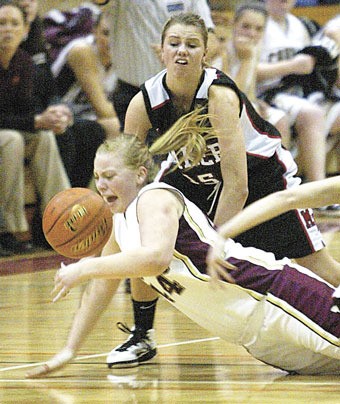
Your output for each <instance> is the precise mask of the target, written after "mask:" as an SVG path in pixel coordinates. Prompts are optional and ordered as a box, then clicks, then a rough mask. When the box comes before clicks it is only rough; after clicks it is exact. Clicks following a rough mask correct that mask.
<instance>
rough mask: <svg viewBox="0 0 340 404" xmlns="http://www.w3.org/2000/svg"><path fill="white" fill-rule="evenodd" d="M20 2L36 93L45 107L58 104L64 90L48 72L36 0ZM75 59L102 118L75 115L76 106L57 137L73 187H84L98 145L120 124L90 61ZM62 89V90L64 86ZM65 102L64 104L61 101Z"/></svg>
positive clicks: (47, 58)
mask: <svg viewBox="0 0 340 404" xmlns="http://www.w3.org/2000/svg"><path fill="white" fill-rule="evenodd" d="M19 3H21V4H22V5H23V6H24V8H25V10H26V11H27V13H28V16H29V19H28V20H29V33H28V36H27V38H26V40H25V41H24V42H23V44H22V47H23V48H24V49H27V50H28V51H29V53H30V54H31V56H32V57H33V59H34V60H35V62H36V66H37V69H38V74H39V79H40V86H39V95H40V98H41V100H42V103H44V105H45V106H46V107H47V106H48V105H50V104H51V103H60V102H61V101H62V100H60V94H62V93H63V92H62V91H60V89H59V88H58V86H57V83H56V81H55V79H54V77H53V75H52V72H51V66H50V63H49V62H50V59H49V57H48V54H47V45H48V44H46V41H45V38H44V31H43V24H42V22H41V18H40V17H39V15H38V13H37V11H38V1H37V0H30V1H26V0H19ZM37 50H39V53H38V55H39V56H37V54H36V51H37ZM91 56H92V55H91ZM83 58H84V60H88V55H87V54H86V55H85V54H84V55H83ZM78 62H79V63H80V64H81V65H82V66H84V71H86V73H87V77H86V78H85V79H84V80H85V81H86V83H87V86H88V87H87V88H88V91H89V93H90V94H91V97H93V98H95V97H96V96H97V95H98V93H99V94H100V96H99V99H98V100H97V105H96V106H97V108H98V111H99V113H98V119H101V121H100V123H99V122H97V121H95V120H88V119H81V118H82V117H81V116H79V115H77V113H76V112H77V109H75V111H72V112H75V113H76V116H75V119H74V122H73V124H72V125H70V126H69V127H68V128H67V129H66V130H65V132H64V133H62V134H59V135H58V136H57V143H58V146H59V150H60V154H61V157H62V160H63V162H64V165H65V168H66V171H67V174H68V176H69V178H70V181H71V185H72V186H73V187H77V186H79V187H87V186H88V185H89V182H90V180H91V178H92V171H93V170H92V161H93V158H94V155H95V152H96V149H97V147H98V146H99V145H100V144H101V143H102V142H103V140H104V139H105V138H106V137H107V135H108V136H109V135H112V133H117V131H118V128H119V124H118V119H116V118H115V113H114V110H113V106H112V104H111V103H109V102H108V101H107V99H106V98H105V95H104V94H103V91H102V89H101V83H100V80H99V79H98V77H97V75H96V72H94V71H93V68H91V69H89V63H87V64H86V66H85V65H83V63H84V61H79V60H78ZM94 66H95V63H94ZM78 68H79V67H78ZM64 78H65V77H64ZM67 82H68V81H67ZM94 82H95V83H96V85H97V87H96V88H95V86H94V85H93V83H94ZM59 83H60V81H59ZM68 83H69V82H68ZM61 88H62V89H64V87H61ZM98 104H100V106H98ZM64 105H67V104H66V103H65V102H64ZM73 106H74V105H73V103H70V104H69V107H71V109H72V107H73ZM87 118H88V117H87Z"/></svg>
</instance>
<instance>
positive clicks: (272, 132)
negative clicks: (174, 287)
mask: <svg viewBox="0 0 340 404" xmlns="http://www.w3.org/2000/svg"><path fill="white" fill-rule="evenodd" d="M165 78H166V70H163V71H161V72H160V73H158V74H157V75H155V76H154V77H152V78H151V79H149V80H147V81H146V82H145V83H144V84H143V85H142V87H141V90H142V93H143V96H144V101H145V106H146V110H147V113H148V116H149V119H150V122H151V124H152V130H150V131H149V133H148V136H147V142H148V143H149V144H151V143H152V142H153V141H154V140H155V139H156V138H157V137H159V136H160V135H162V134H163V133H164V132H165V131H166V130H167V129H169V128H170V127H171V126H172V125H173V124H174V123H175V122H176V121H177V119H178V118H179V116H178V113H177V112H176V109H175V106H174V104H173V101H172V99H171V92H170V90H169V89H168V88H167V85H166V81H165ZM212 85H221V86H225V87H229V88H231V89H232V90H233V91H235V93H236V94H237V96H238V98H239V100H240V112H239V117H240V123H241V127H242V131H243V135H244V139H245V145H246V151H247V165H248V188H249V196H248V199H247V202H246V205H248V204H250V203H251V202H253V201H255V200H258V199H260V198H262V197H264V196H266V195H268V194H270V193H273V192H275V191H279V190H282V189H285V188H288V187H291V186H295V185H298V184H299V183H300V179H299V178H297V177H295V174H296V172H297V166H296V163H295V162H294V160H293V158H292V156H291V154H290V152H289V151H287V150H286V149H284V148H283V146H282V143H281V136H280V133H279V132H278V131H277V129H276V128H275V127H274V126H273V125H271V124H270V123H269V122H267V121H265V120H264V119H262V118H261V117H260V115H259V114H258V113H257V112H256V111H255V109H254V108H253V106H252V104H251V102H250V101H249V100H248V98H247V97H246V96H245V94H244V93H242V92H241V91H240V90H239V88H238V87H237V85H236V84H235V82H234V81H233V80H232V79H230V78H229V77H228V76H227V75H225V74H224V73H223V72H221V71H219V70H218V69H215V68H205V69H204V70H203V73H202V77H201V80H200V83H199V85H198V87H197V90H196V94H195V97H194V99H193V102H192V105H191V108H190V110H191V111H192V110H194V108H196V107H202V106H203V107H204V106H206V111H205V112H207V108H208V98H209V88H210V86H212ZM208 124H209V123H208ZM207 149H208V152H207V153H206V154H205V156H204V157H203V158H202V160H201V162H200V164H199V165H197V166H195V167H192V166H190V163H189V162H185V163H184V164H183V165H182V166H181V167H180V168H179V169H177V170H174V171H170V172H169V170H168V168H169V167H167V166H166V165H165V166H163V167H165V168H163V169H164V172H163V174H162V176H161V180H162V181H164V182H166V183H168V184H170V185H173V186H175V187H176V188H178V189H180V190H182V191H183V192H184V193H185V195H186V197H187V198H189V199H191V200H193V201H194V202H195V203H196V204H197V205H198V206H199V207H200V209H202V210H203V211H204V212H206V213H207V214H208V216H209V217H210V218H211V219H212V220H213V219H214V215H215V211H216V207H217V203H218V199H219V195H220V192H221V190H222V186H223V179H222V174H221V167H220V148H219V143H218V140H217V138H213V139H210V140H209V141H208V142H207ZM173 158H174V159H176V156H175V155H173ZM285 217H286V219H285V220H289V221H290V222H291V226H289V227H290V228H291V229H292V231H294V232H295V228H297V230H298V233H299V231H300V230H301V229H299V228H300V227H301V225H300V220H299V218H298V217H297V215H296V214H294V215H292V213H288V214H287V215H286V216H285ZM271 223H273V222H272V221H271ZM261 226H262V225H261ZM264 226H266V224H265V225H264ZM279 227H281V223H280V224H279V223H278V224H277V225H275V229H273V228H270V230H268V231H266V232H264V233H267V239H268V240H267V241H265V242H264V243H260V244H258V237H256V236H254V235H253V232H254V229H251V230H250V231H249V232H247V233H248V234H251V237H250V238H249V239H247V240H241V239H240V240H241V242H242V243H244V244H245V245H254V246H257V247H258V248H262V249H264V250H267V251H268V250H270V251H274V252H276V254H277V255H278V256H279V257H282V256H286V255H288V253H289V251H287V245H288V244H289V242H288V243H286V242H285V241H282V243H281V242H279V243H278V244H284V245H285V246H284V248H283V250H281V249H280V248H279V249H277V244H276V243H275V244H274V245H272V244H273V231H274V232H275V233H276V232H277V233H278V232H279ZM255 229H256V230H255V231H259V229H258V227H257V228H255ZM247 233H245V234H247ZM296 235H297V233H296V232H295V236H294V239H295V244H296V245H298V247H297V248H296V250H295V251H294V252H292V254H289V255H288V256H291V257H297V256H298V255H299V254H300V253H301V251H303V252H302V254H303V255H307V254H308V253H310V252H312V251H314V250H315V249H319V248H322V246H323V245H322V243H320V240H319V238H320V239H321V236H320V237H319V236H318V237H317V238H318V241H317V243H316V245H315V246H313V243H310V240H309V239H308V240H305V241H302V245H299V243H296ZM264 238H266V235H264ZM288 238H289V239H291V237H290V236H288ZM303 239H306V237H305V235H304V234H303V231H302V232H301V240H303ZM288 250H289V248H288ZM303 255H302V256H303Z"/></svg>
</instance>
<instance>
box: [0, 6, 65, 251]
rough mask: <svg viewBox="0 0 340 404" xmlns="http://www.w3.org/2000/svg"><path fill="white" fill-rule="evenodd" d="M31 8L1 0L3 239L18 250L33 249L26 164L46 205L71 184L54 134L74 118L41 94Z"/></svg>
mask: <svg viewBox="0 0 340 404" xmlns="http://www.w3.org/2000/svg"><path fill="white" fill-rule="evenodd" d="M25 32H26V13H25V11H24V9H23V8H21V6H20V5H18V3H17V2H15V1H13V0H1V2H0V43H1V46H0V89H1V94H2V97H1V99H0V153H1V173H0V176H1V178H0V180H1V181H0V182H1V185H0V187H1V195H2V209H3V214H4V221H5V229H6V232H5V233H2V234H1V235H0V243H1V245H2V246H3V247H4V248H6V249H7V250H10V251H12V252H14V253H20V252H28V251H31V250H32V248H33V245H32V243H31V242H30V241H22V240H23V238H22V235H23V234H25V233H26V232H27V231H28V223H27V219H26V216H25V209H24V204H25V201H24V164H25V161H26V162H27V163H28V164H29V165H30V167H31V171H32V173H33V176H34V178H33V181H34V183H35V186H36V190H37V193H38V196H39V199H40V208H41V211H43V210H44V208H45V206H46V205H47V203H48V202H49V200H50V199H51V198H52V197H53V196H54V195H55V194H56V193H57V192H59V191H62V190H64V189H66V188H69V187H70V183H69V179H68V177H67V174H66V172H65V168H64V166H63V163H62V160H61V158H60V155H59V151H58V146H57V144H56V140H55V136H54V134H60V133H63V132H64V131H65V129H66V128H67V126H68V125H70V124H71V117H70V115H69V113H68V110H67V109H66V108H65V107H64V108H63V107H62V106H50V107H48V108H47V109H44V108H43V107H42V105H41V102H40V101H41V100H40V97H39V95H38V91H37V89H38V86H37V82H36V78H37V75H36V68H35V65H34V63H33V60H32V58H31V57H30V55H28V53H26V52H25V51H23V50H22V49H20V48H19V45H20V43H21V41H22V39H23V38H24V35H25Z"/></svg>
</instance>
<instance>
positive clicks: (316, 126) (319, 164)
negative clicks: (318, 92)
mask: <svg viewBox="0 0 340 404" xmlns="http://www.w3.org/2000/svg"><path fill="white" fill-rule="evenodd" d="M294 3H295V2H294V1H289V2H281V1H279V0H266V1H265V4H266V8H267V11H268V13H269V17H268V21H267V25H266V30H265V33H264V41H263V45H262V49H261V56H260V63H259V64H258V67H257V78H258V87H257V90H258V95H260V96H262V97H263V98H264V99H265V100H267V101H269V102H271V103H272V105H274V106H276V107H278V108H280V109H282V110H284V111H285V112H286V114H287V116H288V118H289V120H290V126H292V127H294V130H295V132H296V135H297V144H298V150H299V163H300V169H301V171H302V173H303V174H304V176H305V178H306V180H307V181H314V180H321V179H323V178H325V176H326V153H327V148H326V137H327V122H326V114H325V111H324V110H323V108H321V107H320V106H319V105H317V104H316V103H313V102H311V101H310V100H309V99H308V98H307V96H306V94H305V92H304V89H303V88H302V87H301V86H300V85H299V84H300V83H296V82H295V84H294V85H283V84H284V83H285V84H287V82H285V81H284V80H285V78H286V77H287V76H290V75H295V76H299V77H300V82H301V81H302V78H303V77H304V76H306V75H310V74H312V73H313V72H314V71H315V69H316V66H317V64H318V58H317V57H316V56H315V55H314V56H312V55H310V54H308V52H306V49H307V47H309V46H311V45H313V43H312V35H311V34H314V33H310V32H309V31H308V29H307V26H306V25H305V24H304V23H303V22H302V21H301V20H300V19H299V18H298V17H295V16H294V15H293V14H291V13H290V10H291V9H292V8H293V6H294ZM320 48H322V51H323V52H325V53H327V49H326V48H324V46H319V47H318V49H319V50H320ZM311 82H312V81H311V80H309V83H311ZM339 211H340V206H338V205H336V206H332V207H331V208H330V209H328V210H327V213H329V214H338V212H339Z"/></svg>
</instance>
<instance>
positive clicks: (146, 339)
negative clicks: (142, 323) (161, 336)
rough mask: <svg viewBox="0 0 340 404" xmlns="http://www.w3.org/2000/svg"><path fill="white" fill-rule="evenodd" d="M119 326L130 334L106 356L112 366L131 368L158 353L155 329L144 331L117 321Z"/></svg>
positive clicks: (108, 363)
mask: <svg viewBox="0 0 340 404" xmlns="http://www.w3.org/2000/svg"><path fill="white" fill-rule="evenodd" d="M117 327H118V328H119V329H120V330H121V331H123V332H125V333H127V334H130V336H129V337H128V339H127V340H126V342H124V343H123V344H120V345H118V346H117V347H116V348H114V349H113V350H112V351H111V352H110V353H109V355H108V356H107V358H106V363H107V365H108V367H109V368H110V369H112V368H129V367H134V366H138V365H139V364H140V363H142V362H146V361H149V360H151V359H152V358H153V357H154V356H155V355H156V353H157V349H156V341H155V339H154V336H155V330H154V329H150V330H147V331H143V330H141V329H135V328H134V327H133V328H132V329H130V328H128V327H127V326H126V325H125V324H123V323H120V322H119V323H117Z"/></svg>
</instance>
